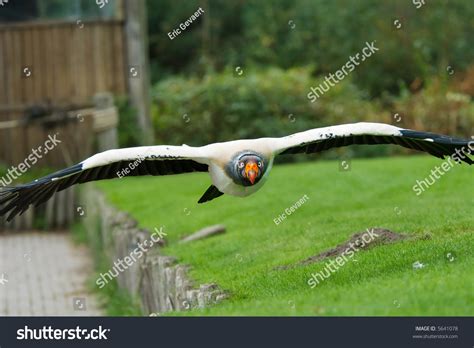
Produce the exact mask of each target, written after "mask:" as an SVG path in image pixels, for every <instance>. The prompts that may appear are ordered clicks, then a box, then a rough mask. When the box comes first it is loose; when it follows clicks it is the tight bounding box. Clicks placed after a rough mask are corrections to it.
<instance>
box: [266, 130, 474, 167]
mask: <svg viewBox="0 0 474 348" xmlns="http://www.w3.org/2000/svg"><path fill="white" fill-rule="evenodd" d="M364 144H365V145H376V144H396V145H400V146H403V147H406V148H409V149H413V150H418V151H424V152H428V153H429V154H431V155H433V156H436V157H439V158H441V159H443V158H445V157H447V156H452V155H454V154H456V153H457V155H456V156H453V158H455V159H456V160H457V161H464V162H466V163H469V164H473V163H474V161H473V160H472V159H471V158H469V156H468V154H472V153H473V152H474V140H473V141H471V142H470V141H469V140H463V139H458V138H453V137H449V136H446V135H439V134H435V133H428V132H418V131H414V130H409V129H403V128H399V127H395V126H391V125H388V124H383V123H366V122H361V123H353V124H344V125H339V126H332V127H325V128H317V129H311V130H308V131H305V132H300V133H295V134H292V135H289V136H286V137H283V138H278V139H277V141H276V146H275V147H274V153H275V154H279V155H286V154H295V153H316V152H322V151H325V150H328V149H331V148H335V147H342V146H349V145H364Z"/></svg>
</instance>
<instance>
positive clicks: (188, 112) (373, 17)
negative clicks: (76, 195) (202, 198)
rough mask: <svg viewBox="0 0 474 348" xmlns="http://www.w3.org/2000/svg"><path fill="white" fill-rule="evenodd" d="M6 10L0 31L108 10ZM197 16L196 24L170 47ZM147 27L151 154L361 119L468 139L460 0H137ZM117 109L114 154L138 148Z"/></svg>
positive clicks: (129, 122) (112, 3)
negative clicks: (356, 59)
mask: <svg viewBox="0 0 474 348" xmlns="http://www.w3.org/2000/svg"><path fill="white" fill-rule="evenodd" d="M29 4H30V5H31V6H30V5H29ZM15 6H16V7H15ZM15 6H9V7H5V8H4V9H2V11H1V12H0V21H2V20H3V21H18V20H31V19H34V18H38V19H58V18H62V19H64V18H66V19H71V20H75V19H76V18H81V19H83V20H87V19H89V20H94V19H107V18H111V17H113V16H116V15H117V13H116V12H117V11H118V10H117V9H118V8H119V7H120V6H119V4H118V2H117V1H116V0H108V2H107V5H106V6H103V7H99V6H98V4H97V3H96V2H94V1H89V0H71V1H63V0H43V1H30V2H24V3H21V5H20V3H16V5H15ZM29 7H31V8H29ZM200 7H201V8H202V9H203V10H204V14H202V15H201V16H199V17H198V18H197V20H196V21H193V22H192V23H191V25H190V26H189V27H188V28H187V29H186V30H183V31H182V33H181V34H180V35H178V36H177V37H175V38H174V39H172V40H171V39H170V38H169V36H168V33H169V32H171V31H173V29H175V28H179V25H180V23H182V22H184V21H185V20H187V19H188V18H189V17H190V16H191V15H192V14H194V13H195V12H196V11H197V9H198V8H200ZM22 16H23V17H24V18H23V17H22ZM32 16H33V17H34V18H31V17H32ZM147 19H148V21H147V22H148V48H149V62H150V67H151V68H150V75H151V76H150V81H151V83H152V89H151V90H152V115H151V116H152V122H153V125H154V133H155V143H170V144H180V143H187V144H189V145H202V144H206V143H209V142H214V141H222V140H231V139H235V138H241V137H259V136H281V135H285V134H288V133H291V132H295V131H301V130H306V129H308V128H314V127H320V126H325V125H331V124H337V123H344V122H357V121H367V120H370V121H379V122H386V123H392V124H395V125H398V126H402V127H410V128H417V129H424V130H429V131H433V132H440V133H446V134H452V135H458V136H464V137H470V136H471V135H472V134H473V133H474V132H473V125H474V106H473V102H472V97H473V96H474V3H473V2H472V0H452V1H449V0H438V1H433V2H425V1H424V0H412V1H410V0H407V1H398V0H384V1H380V0H357V1H354V0H332V1H330V0H272V1H261V0H233V1H228V0H186V1H176V0H147ZM372 41H376V46H377V47H378V48H379V51H377V52H376V53H375V54H374V55H373V56H372V57H370V58H369V59H367V60H366V61H365V62H363V63H362V64H360V65H359V66H357V67H356V69H355V70H354V71H353V72H352V73H350V74H349V76H347V77H346V78H345V79H344V80H343V82H340V83H339V84H338V85H337V86H336V87H333V88H331V89H330V91H329V92H328V93H326V94H324V95H323V96H322V97H320V98H319V99H318V100H317V101H316V102H315V103H311V102H310V101H309V100H308V99H307V94H308V92H309V88H310V87H311V86H316V85H318V84H319V83H320V82H321V81H323V79H324V77H325V76H327V75H328V74H329V73H334V72H336V71H337V70H338V69H340V68H341V67H342V66H343V65H344V64H345V63H346V62H347V61H348V60H349V57H350V56H354V55H355V54H356V53H358V52H360V51H361V49H362V48H363V47H364V46H365V43H366V42H372ZM238 72H241V74H240V75H239V74H238ZM117 104H118V106H119V109H120V114H121V126H120V130H119V131H120V145H121V146H134V145H139V144H142V143H143V137H142V134H140V130H139V128H138V127H137V126H136V124H135V122H136V121H135V117H134V115H135V114H136V112H137V111H136V110H134V109H133V108H132V107H130V103H129V101H128V100H127V99H126V98H123V97H120V96H118V99H117ZM341 151H343V150H341ZM390 151H392V150H390Z"/></svg>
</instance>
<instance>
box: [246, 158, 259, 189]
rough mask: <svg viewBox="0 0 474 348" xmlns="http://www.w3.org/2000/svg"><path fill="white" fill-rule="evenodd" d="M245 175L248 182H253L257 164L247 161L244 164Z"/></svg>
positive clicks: (256, 173)
mask: <svg viewBox="0 0 474 348" xmlns="http://www.w3.org/2000/svg"><path fill="white" fill-rule="evenodd" d="M245 175H246V176H247V178H248V179H249V181H250V183H251V184H252V185H253V184H254V183H255V179H256V178H257V175H258V166H257V163H255V162H248V163H247V164H246V165H245Z"/></svg>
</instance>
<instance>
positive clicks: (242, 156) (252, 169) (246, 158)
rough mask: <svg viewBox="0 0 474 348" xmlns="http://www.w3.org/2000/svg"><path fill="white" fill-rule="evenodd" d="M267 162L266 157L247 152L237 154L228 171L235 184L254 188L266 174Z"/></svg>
mask: <svg viewBox="0 0 474 348" xmlns="http://www.w3.org/2000/svg"><path fill="white" fill-rule="evenodd" d="M267 162H268V161H267V160H266V159H265V157H264V156H262V155H260V154H258V153H256V152H252V151H245V152H243V153H239V154H237V155H236V156H235V157H234V158H233V159H232V161H231V162H230V163H229V164H228V165H227V168H226V169H227V173H228V174H229V175H230V177H231V178H232V180H233V181H234V182H235V183H237V184H240V185H243V186H252V185H255V184H256V183H258V182H259V181H260V179H261V178H262V177H263V175H264V174H265V170H266V165H267Z"/></svg>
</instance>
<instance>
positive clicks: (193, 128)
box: [152, 68, 389, 146]
mask: <svg viewBox="0 0 474 348" xmlns="http://www.w3.org/2000/svg"><path fill="white" fill-rule="evenodd" d="M319 83H321V80H318V79H315V78H313V77H311V75H310V73H309V69H303V68H299V69H290V70H287V71H284V70H281V69H278V68H270V69H267V70H262V71H261V70H252V71H245V70H244V73H243V74H242V76H241V77H238V75H236V74H235V72H232V71H229V70H226V71H225V72H223V73H218V74H210V75H207V76H206V77H204V78H203V79H199V78H196V77H192V78H189V79H184V78H182V77H173V78H169V79H166V80H164V81H162V82H160V83H159V84H157V85H155V86H154V88H153V107H152V111H153V122H154V128H155V132H156V138H157V142H158V143H167V144H182V143H186V144H188V145H195V146H196V145H204V144H207V143H211V142H216V141H227V140H233V139H240V138H242V139H243V138H258V137H280V136H284V135H287V134H291V133H295V132H298V131H304V130H307V129H311V128H317V127H323V126H328V125H334V124H341V123H351V122H359V121H370V120H372V121H386V120H387V119H388V118H389V117H388V114H384V113H381V112H380V108H379V107H378V104H377V103H375V102H372V103H369V102H368V101H366V100H365V99H364V98H363V95H362V94H361V93H360V92H359V91H358V90H357V89H356V88H355V87H354V86H353V85H352V84H351V83H350V81H344V82H341V83H339V84H338V85H336V86H334V87H333V88H332V89H330V90H329V91H328V92H327V93H326V94H324V95H323V96H321V97H320V98H319V99H318V100H317V101H316V102H314V103H311V102H310V101H309V99H308V98H307V94H308V92H309V90H310V87H311V86H316V85H318V84H319Z"/></svg>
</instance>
